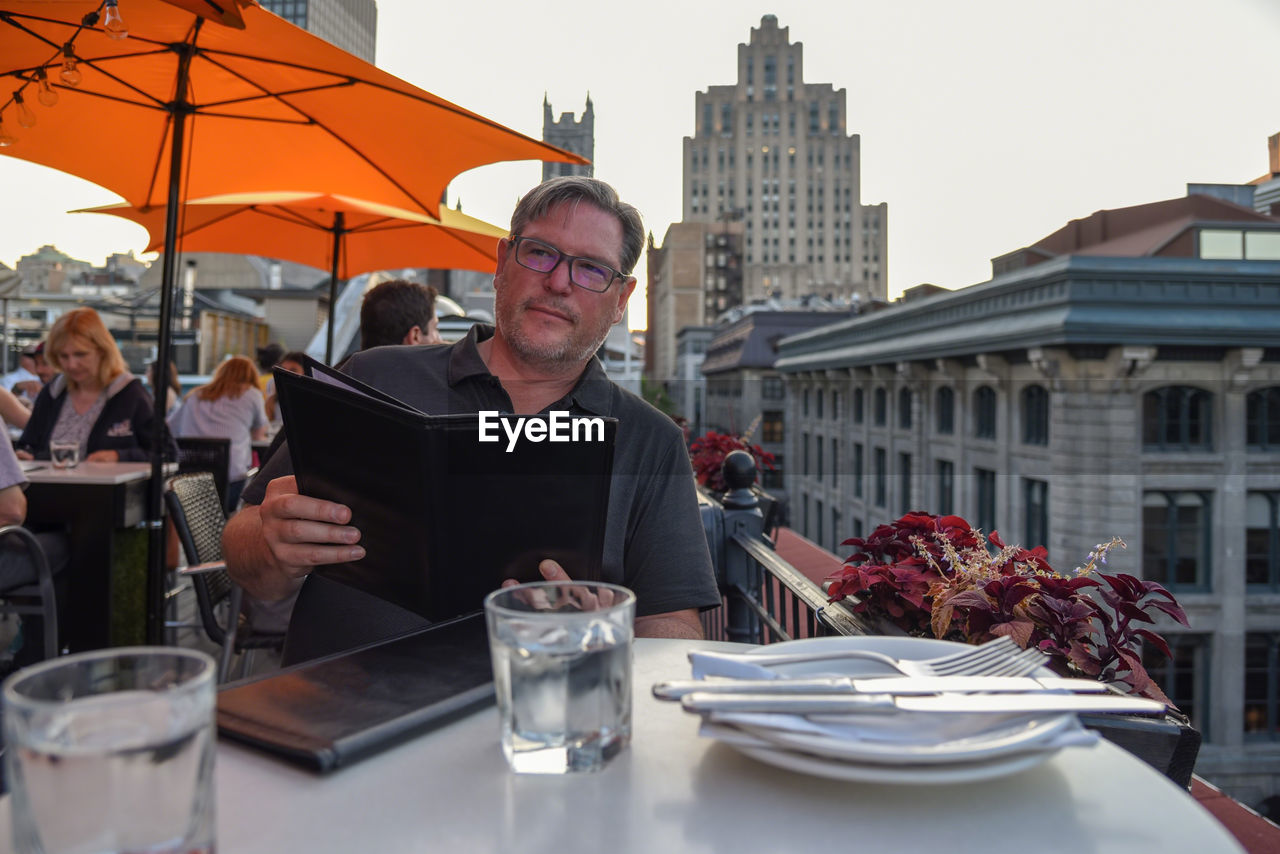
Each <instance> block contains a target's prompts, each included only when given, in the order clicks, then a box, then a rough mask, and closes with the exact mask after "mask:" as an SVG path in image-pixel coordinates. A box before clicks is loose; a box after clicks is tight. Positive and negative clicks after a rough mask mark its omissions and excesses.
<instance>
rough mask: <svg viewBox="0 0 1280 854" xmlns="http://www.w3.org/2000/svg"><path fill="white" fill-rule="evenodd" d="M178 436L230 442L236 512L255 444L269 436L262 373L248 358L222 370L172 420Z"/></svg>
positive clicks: (230, 491) (230, 490) (230, 496)
mask: <svg viewBox="0 0 1280 854" xmlns="http://www.w3.org/2000/svg"><path fill="white" fill-rule="evenodd" d="M168 423H169V429H170V430H171V431H172V432H173V435H174V436H178V437H183V438H185V437H187V436H200V437H204V438H209V439H230V440H231V457H230V459H229V460H228V464H227V467H228V471H227V484H228V486H227V506H228V508H234V507H235V506H236V504H238V503H239V501H240V491H241V490H242V489H244V481H245V475H246V474H247V473H248V471H249V465H250V463H251V462H252V460H253V448H252V442H253V441H254V440H261V439H265V438H266V436H267V413H266V411H265V409H264V405H263V400H262V392H261V390H259V388H258V369H257V368H256V367H254V364H253V362H251V361H249V360H248V359H246V358H245V357H244V356H232V357H231V358H230V359H227V360H226V361H225V362H223V363H222V364H221V365H219V366H218V370H216V371H215V372H214V374H213V381H212V382H210V383H209V384H208V385H202V386H199V387H197V388H195V389H193V390H192V391H191V392H190V393H189V394H188V395H187V396H186V398H184V399H183V401H182V405H181V406H179V407H178V409H177V410H176V411H175V412H174V413H173V414H172V415H170V416H169V418H168Z"/></svg>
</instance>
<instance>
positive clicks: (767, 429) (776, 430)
mask: <svg viewBox="0 0 1280 854" xmlns="http://www.w3.org/2000/svg"><path fill="white" fill-rule="evenodd" d="M785 423H786V419H785V418H784V417H783V415H782V413H781V412H778V411H776V410H766V411H765V412H762V413H761V414H760V441H762V442H773V443H778V442H781V441H783V438H784V435H783V424H785Z"/></svg>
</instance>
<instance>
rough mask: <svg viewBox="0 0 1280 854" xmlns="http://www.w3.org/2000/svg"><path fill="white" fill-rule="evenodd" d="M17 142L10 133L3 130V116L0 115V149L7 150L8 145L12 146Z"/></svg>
mask: <svg viewBox="0 0 1280 854" xmlns="http://www.w3.org/2000/svg"><path fill="white" fill-rule="evenodd" d="M17 141H18V138H17V137H15V136H13V135H12V134H11V133H9V131H7V130H5V127H4V116H2V115H0V148H8V147H9V146H10V145H13V144H14V143H15V142H17Z"/></svg>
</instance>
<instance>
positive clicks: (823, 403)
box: [818, 388, 827, 418]
mask: <svg viewBox="0 0 1280 854" xmlns="http://www.w3.org/2000/svg"><path fill="white" fill-rule="evenodd" d="M826 408H827V391H826V389H821V388H820V389H818V417H819V418H823V417H825V416H824V415H823V414H822V413H823V411H824V410H825V409H826Z"/></svg>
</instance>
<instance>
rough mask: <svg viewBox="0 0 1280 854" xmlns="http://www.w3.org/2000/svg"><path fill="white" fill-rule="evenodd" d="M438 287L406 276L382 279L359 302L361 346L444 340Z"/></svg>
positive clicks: (438, 342) (434, 342) (424, 342)
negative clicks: (388, 279)
mask: <svg viewBox="0 0 1280 854" xmlns="http://www.w3.org/2000/svg"><path fill="white" fill-rule="evenodd" d="M436 293H437V291H436V289H435V288H433V287H432V286H431V285H420V284H418V283H417V282H410V281H407V280H405V279H393V280H391V281H389V282H383V283H382V284H380V285H378V286H377V287H375V288H373V289H372V290H370V291H369V292H368V293H366V294H365V295H364V301H363V302H362V303H361V304H360V349H361V350H368V349H369V348H370V347H384V346H386V345H388V344H443V343H444V339H443V338H441V337H440V327H439V323H438V321H437V320H436Z"/></svg>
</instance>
